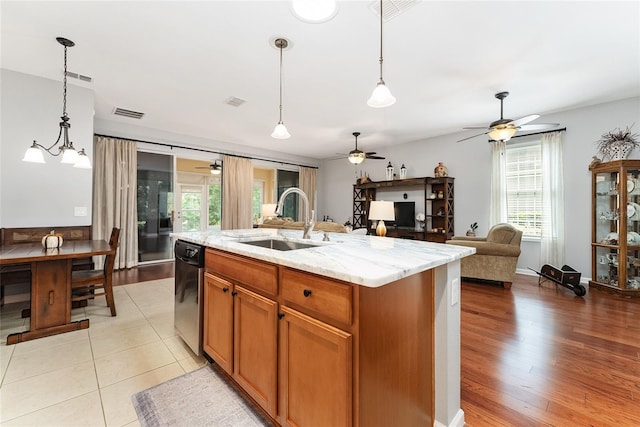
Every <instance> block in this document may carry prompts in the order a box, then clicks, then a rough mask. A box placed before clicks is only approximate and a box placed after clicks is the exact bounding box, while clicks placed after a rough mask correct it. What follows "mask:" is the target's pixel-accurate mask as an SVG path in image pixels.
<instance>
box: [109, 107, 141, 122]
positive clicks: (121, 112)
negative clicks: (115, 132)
mask: <svg viewBox="0 0 640 427" xmlns="http://www.w3.org/2000/svg"><path fill="white" fill-rule="evenodd" d="M113 114H115V115H116V116H123V117H129V118H131V119H141V118H142V117H143V116H144V113H141V112H139V111H133V110H127V109H126V108H120V107H116V108H115V109H114V110H113Z"/></svg>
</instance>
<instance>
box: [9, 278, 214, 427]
mask: <svg viewBox="0 0 640 427" xmlns="http://www.w3.org/2000/svg"><path fill="white" fill-rule="evenodd" d="M114 296H115V300H116V308H117V310H118V315H117V316H116V317H111V315H110V312H109V308H108V307H107V306H106V303H105V300H104V297H98V298H96V299H95V300H92V301H90V303H89V306H87V307H85V308H79V309H75V310H73V311H72V319H73V320H80V319H85V318H88V319H90V326H89V329H84V330H81V331H75V332H69V333H66V334H60V335H54V336H52V337H46V338H40V339H37V340H33V341H27V342H23V343H19V344H16V345H12V346H7V345H6V339H7V335H8V334H10V333H12V332H20V331H23V330H26V329H28V327H29V319H22V318H20V312H21V310H22V309H23V308H26V307H28V303H23V304H7V305H5V306H4V307H2V310H0V337H1V340H0V378H1V381H2V382H1V383H0V384H1V385H0V424H1V425H2V426H7V427H8V426H83V427H85V426H109V427H111V426H138V425H139V424H138V420H137V417H136V413H135V410H134V409H133V404H132V403H131V396H132V395H133V394H134V393H136V392H138V391H141V390H144V389H146V388H149V387H152V386H154V385H156V384H159V383H162V382H164V381H167V380H169V379H171V378H174V377H177V376H180V375H182V374H184V373H186V372H189V371H192V370H195V369H197V368H199V367H201V366H204V365H205V364H207V361H206V360H205V359H204V358H203V357H197V356H195V355H194V354H193V353H192V352H191V349H190V348H189V347H187V346H186V344H184V342H183V341H182V340H181V339H180V337H178V336H177V335H176V334H175V331H174V328H173V278H170V279H161V280H153V281H149V282H141V283H135V284H131V285H125V286H118V287H115V288H114Z"/></svg>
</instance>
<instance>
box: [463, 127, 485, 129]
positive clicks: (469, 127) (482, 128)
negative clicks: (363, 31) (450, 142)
mask: <svg viewBox="0 0 640 427" xmlns="http://www.w3.org/2000/svg"><path fill="white" fill-rule="evenodd" d="M486 128H487V127H486V126H467V127H466V128H462V129H486Z"/></svg>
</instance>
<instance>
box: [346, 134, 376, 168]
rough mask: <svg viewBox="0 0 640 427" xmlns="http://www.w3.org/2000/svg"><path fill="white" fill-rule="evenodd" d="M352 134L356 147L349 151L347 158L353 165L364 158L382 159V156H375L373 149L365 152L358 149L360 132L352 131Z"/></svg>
mask: <svg viewBox="0 0 640 427" xmlns="http://www.w3.org/2000/svg"><path fill="white" fill-rule="evenodd" d="M352 135H353V136H355V137H356V148H355V149H353V150H351V151H349V155H348V156H347V160H349V161H350V162H351V163H353V164H354V165H359V164H360V163H362V162H364V159H373V160H384V157H381V156H376V152H375V151H369V152H367V153H365V152H364V151H361V150H358V137H359V136H360V132H353V134H352Z"/></svg>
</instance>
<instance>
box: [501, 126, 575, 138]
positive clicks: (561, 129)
mask: <svg viewBox="0 0 640 427" xmlns="http://www.w3.org/2000/svg"><path fill="white" fill-rule="evenodd" d="M565 130H567V128H560V129H552V130H541V131H540V132H533V133H527V134H524V135H516V136H512V137H511V139H513V138H522V137H524V136H532V135H542V134H544V133H553V132H562V131H565Z"/></svg>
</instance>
